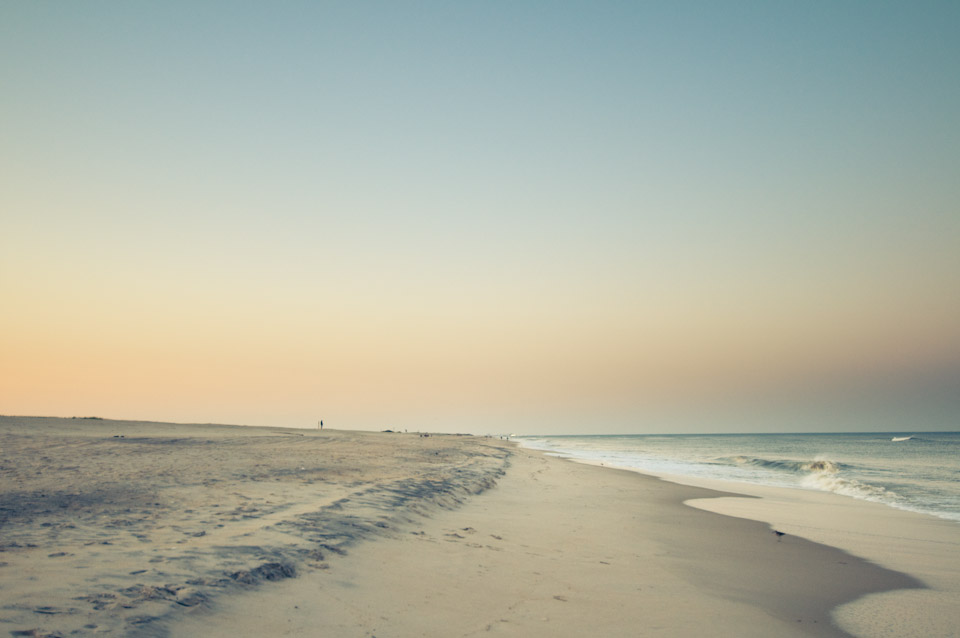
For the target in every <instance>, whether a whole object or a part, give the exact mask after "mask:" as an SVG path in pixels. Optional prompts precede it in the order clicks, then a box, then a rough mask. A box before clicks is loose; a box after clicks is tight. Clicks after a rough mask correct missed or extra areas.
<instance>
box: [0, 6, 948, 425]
mask: <svg viewBox="0 0 960 638" xmlns="http://www.w3.org/2000/svg"><path fill="white" fill-rule="evenodd" d="M957 33H960V3H956V2H953V1H944V2H935V1H916V2H884V1H880V0H874V1H850V2H833V1H829V2H828V1H819V0H811V1H810V2H746V1H745V2H713V1H711V2H683V1H681V2H673V1H671V2H619V1H603V0H593V1H590V2H532V1H531V2H522V1H521V2H514V1H510V2H508V1H497V0H492V1H487V2H479V1H477V2H431V1H424V2H399V1H398V2H373V1H371V2H353V1H350V2H298V1H295V0H290V1H287V2H279V3H267V2H232V1H231V2H226V1H217V0H208V1H204V2H194V1H189V2H187V1H177V0H172V1H168V2H141V1H136V0H132V1H128V2H109V1H104V0H94V1H91V2H83V3H69V2H48V1H44V0H32V1H26V0H24V1H14V0H9V1H6V2H3V3H0V300H2V306H0V414H8V415H13V414H16V415H50V416H101V417H106V418H122V419H144V420H159V421H178V422H217V423H237V424H252V425H278V426H291V427H315V426H316V424H317V421H318V420H320V419H323V420H324V423H325V425H327V426H329V427H335V428H345V429H371V430H377V429H385V428H392V429H409V430H411V431H412V430H427V431H448V432H474V433H499V432H518V433H618V432H636V433H644V432H694V431H695V432H719V431H732V432H738V431H770V432H777V431H831V430H847V431H853V430H912V431H923V430H958V429H960V38H957V37H956V34H957Z"/></svg>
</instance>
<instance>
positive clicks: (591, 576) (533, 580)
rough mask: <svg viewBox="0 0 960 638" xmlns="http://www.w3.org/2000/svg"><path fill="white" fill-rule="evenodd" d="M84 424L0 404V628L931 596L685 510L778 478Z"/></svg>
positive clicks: (810, 614) (424, 620)
mask: <svg viewBox="0 0 960 638" xmlns="http://www.w3.org/2000/svg"><path fill="white" fill-rule="evenodd" d="M80 421H81V420H71V419H52V420H51V419H32V420H31V419H27V420H24V419H13V418H10V417H0V437H2V438H0V440H2V444H3V445H2V450H3V454H4V456H3V460H2V468H3V472H2V473H0V480H2V481H3V482H2V487H3V491H2V494H3V498H4V502H3V509H2V510H0V514H3V527H2V532H3V534H4V544H3V546H2V547H0V550H2V551H0V591H3V592H4V600H5V603H4V605H3V607H2V609H0V628H2V629H3V630H7V631H10V632H17V631H21V632H22V631H34V632H35V633H34V634H30V635H47V636H55V635H57V632H60V633H61V634H62V635H66V634H67V633H70V632H71V631H75V632H78V635H86V634H89V635H94V634H96V635H115V636H122V635H137V636H144V635H146V636H158V637H159V636H169V637H170V638H177V637H178V636H190V635H199V634H203V635H208V636H224V637H227V636H230V637H231V638H238V637H242V636H248V635H249V636H253V635H315V634H316V633H317V631H321V630H323V631H329V632H332V633H335V634H336V635H343V636H370V635H373V634H374V633H375V632H379V634H376V635H383V636H388V635H395V636H413V635H462V636H468V635H475V634H487V633H493V634H500V635H516V636H520V635H525V636H529V635H533V636H537V635H544V636H546V635H551V636H553V635H585V634H589V633H594V634H600V635H610V636H615V635H637V633H642V632H647V633H649V634H653V635H659V636H687V635H696V634H699V635H707V634H710V635H730V636H733V635H736V636H757V637H760V636H769V635H778V636H824V637H826V636H847V635H851V634H850V633H847V632H849V631H851V630H856V629H858V628H860V629H861V630H862V628H863V625H862V624H861V625H857V622H858V620H857V618H858V615H857V614H859V613H861V612H860V611H857V612H856V613H853V614H852V615H851V613H848V612H849V610H850V609H854V610H855V611H856V610H858V609H862V608H863V604H862V603H863V601H868V602H869V601H872V600H874V599H881V600H887V598H885V597H888V596H902V595H904V594H905V593H906V595H915V596H916V595H919V596H922V597H924V604H925V605H926V608H927V609H935V608H936V605H935V604H934V606H933V607H931V606H930V605H931V599H930V593H931V592H932V593H937V592H940V593H943V586H942V583H941V587H940V589H937V587H936V586H935V587H933V588H926V589H924V588H922V587H923V583H921V582H920V580H919V579H917V578H915V577H914V576H915V573H914V572H912V571H905V570H891V569H888V568H887V567H885V566H882V565H880V564H878V563H879V561H876V560H867V559H865V558H862V557H860V556H858V555H857V554H856V552H851V551H844V550H843V549H838V548H837V547H836V546H831V545H830V544H822V543H815V542H812V541H811V540H807V539H806V538H804V537H803V534H802V533H797V532H798V531H800V530H797V529H793V528H790V529H784V530H783V531H786V532H787V535H786V536H783V537H780V536H777V535H775V534H773V533H772V532H771V530H770V529H769V528H768V526H767V523H761V522H757V521H755V520H748V519H749V517H748V516H743V512H740V513H739V514H738V513H732V514H731V513H729V512H724V513H723V514H719V513H714V512H709V511H704V510H703V509H698V508H697V507H694V505H696V506H702V504H703V503H709V504H710V507H714V506H718V507H725V508H726V507H729V505H728V504H729V503H741V502H746V503H749V504H751V505H760V504H762V503H764V502H765V501H768V502H772V501H770V499H771V498H772V496H771V495H766V496H764V497H763V499H757V498H748V499H745V498H742V497H741V496H739V494H738V493H740V492H741V490H739V489H736V487H728V488H727V489H725V490H721V491H717V490H716V489H706V488H704V487H697V486H685V485H679V484H675V483H671V482H667V481H664V480H661V479H659V478H656V477H653V476H649V475H644V474H640V473H637V472H633V471H629V470H618V469H615V468H611V467H599V466H591V465H586V464H582V463H575V462H572V461H568V460H565V459H559V458H555V457H551V456H548V455H546V454H544V453H542V452H539V451H534V450H529V449H527V448H523V447H521V446H519V445H517V444H516V443H507V442H504V441H499V440H497V439H495V438H481V437H472V436H460V435H435V434H431V435H429V436H418V435H417V434H400V433H390V434H387V433H371V432H346V431H336V430H324V431H323V433H322V434H321V433H319V432H317V431H313V430H285V429H273V428H269V429H268V428H248V427H245V426H190V425H181V424H173V425H169V424H156V423H149V424H145V423H134V422H110V421H104V422H99V421H93V422H86V421H83V423H82V427H80V429H79V430H78V427H79V426H78V425H77V424H78V423H79V422H80ZM25 424H26V425H25ZM27 425H29V426H31V427H32V429H33V432H32V433H24V431H23V430H24V428H25V427H26V426H27ZM37 426H41V427H39V428H38V427H37ZM118 429H119V430H118ZM267 430H269V431H267ZM118 431H123V432H125V434H120V433H118ZM84 481H87V482H86V483H84ZM121 485H122V486H124V489H119V487H118V486H121ZM84 486H86V487H84ZM67 487H69V488H70V489H64V488H67ZM714 487H716V486H714ZM34 488H35V489H34ZM54 488H57V489H59V492H55V489H54ZM31 489H33V497H32V500H31V498H28V497H29V494H28V492H30V490H31ZM71 490H72V491H71ZM124 490H125V491H124ZM48 492H49V493H48ZM57 494H59V497H58V496H57ZM79 496H83V497H84V498H85V499H86V500H81V501H77V502H74V501H71V499H70V498H66V497H72V498H74V500H76V498H77V497H79ZM781 496H782V495H781ZM41 497H42V498H41ZM58 498H59V500H57V499H58ZM151 503H155V504H156V505H151ZM688 503H692V505H688ZM718 504H719V505H718ZM17 508H19V509H17ZM31 508H32V509H31ZM11 512H13V514H14V515H11ZM899 513H902V512H899ZM738 516H740V517H738ZM777 525H778V527H777V529H779V525H780V523H777ZM17 539H19V540H17ZM102 543H103V544H108V545H110V547H104V546H102V545H101V544H102ZM881 545H882V543H881ZM941 576H942V577H943V579H945V580H944V581H943V582H946V583H949V581H950V578H952V576H951V575H950V574H949V573H944V574H941ZM924 580H926V581H927V585H928V587H929V585H930V584H931V583H930V582H929V579H928V578H925V579H924ZM934 585H936V583H934ZM871 592H872V593H873V594H872V597H871V596H868V595H867V594H871ZM891 592H892V593H891ZM854 601H856V602H854ZM933 602H937V601H933ZM941 602H942V601H941ZM870 604H873V603H870ZM938 604H939V603H938ZM857 605H860V607H857ZM867 607H868V608H869V605H868V606H867ZM835 608H839V611H838V612H835V611H834V610H835ZM899 610H900V612H903V611H904V610H903V609H902V606H899ZM947 614H948V615H947V616H946V617H947V618H950V616H949V610H947ZM851 618H852V620H851ZM861 620H862V619H861ZM894 620H897V621H898V622H899V623H900V625H897V626H898V631H897V635H898V636H911V635H916V636H921V635H923V636H934V635H939V634H936V633H929V632H926V631H920V630H918V627H921V628H922V627H923V626H922V625H916V624H915V619H912V617H911V616H910V614H909V613H906V614H904V613H899V615H897V616H896V618H894ZM845 630H846V631H845ZM911 632H912V633H911ZM23 635H27V634H23ZM862 635H881V634H862ZM942 635H949V634H942Z"/></svg>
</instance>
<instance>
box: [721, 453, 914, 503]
mask: <svg viewBox="0 0 960 638" xmlns="http://www.w3.org/2000/svg"><path fill="white" fill-rule="evenodd" d="M720 461H721V462H723V461H727V462H730V463H733V464H734V465H738V466H741V467H743V466H747V467H758V468H763V469H767V470H773V471H780V472H789V473H791V474H794V475H798V476H799V478H800V484H801V485H802V486H803V487H806V488H809V489H814V490H820V491H823V492H834V493H835V494H842V495H844V496H850V497H853V498H859V499H863V500H867V501H880V502H885V503H890V502H891V501H896V500H897V499H898V498H899V497H898V496H897V495H896V494H895V493H894V492H891V491H889V490H887V489H886V488H885V487H882V486H880V485H871V484H869V483H864V482H863V481H859V480H857V479H855V478H850V477H848V476H845V475H844V470H845V469H847V468H846V466H844V465H843V464H842V463H838V462H836V461H829V460H825V459H816V460H813V461H792V460H774V459H762V458H756V457H750V456H734V457H730V458H728V459H720Z"/></svg>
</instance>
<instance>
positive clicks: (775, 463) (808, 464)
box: [719, 456, 844, 473]
mask: <svg viewBox="0 0 960 638" xmlns="http://www.w3.org/2000/svg"><path fill="white" fill-rule="evenodd" d="M719 460H720V461H721V462H723V461H725V460H727V461H730V462H732V463H733V464H734V465H752V466H754V467H762V468H766V469H770V470H784V471H787V472H797V473H805V472H834V473H835V472H839V471H840V470H841V469H843V467H844V466H843V464H841V463H837V462H836V461H826V460H823V459H817V460H815V461H790V460H784V459H776V460H774V459H761V458H757V457H755V456H734V457H730V458H729V459H719Z"/></svg>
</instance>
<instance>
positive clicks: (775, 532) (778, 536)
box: [773, 530, 786, 543]
mask: <svg viewBox="0 0 960 638" xmlns="http://www.w3.org/2000/svg"><path fill="white" fill-rule="evenodd" d="M773 533H774V534H776V535H777V542H778V543H779V542H780V539H781V538H782V537H783V536H786V532H781V531H779V530H773Z"/></svg>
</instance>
